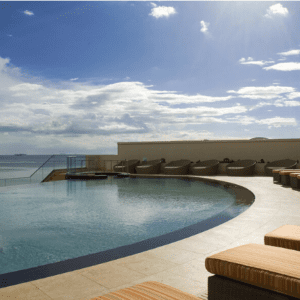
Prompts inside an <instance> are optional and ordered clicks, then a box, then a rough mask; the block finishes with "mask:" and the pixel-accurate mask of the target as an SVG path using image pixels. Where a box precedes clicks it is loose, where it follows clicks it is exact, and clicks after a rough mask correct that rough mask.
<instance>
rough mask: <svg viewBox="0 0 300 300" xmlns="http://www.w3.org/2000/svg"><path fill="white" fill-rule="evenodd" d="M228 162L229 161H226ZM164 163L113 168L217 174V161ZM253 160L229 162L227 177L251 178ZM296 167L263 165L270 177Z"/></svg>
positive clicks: (287, 161)
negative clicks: (274, 171)
mask: <svg viewBox="0 0 300 300" xmlns="http://www.w3.org/2000/svg"><path fill="white" fill-rule="evenodd" d="M226 160H228V162H229V159H226ZM162 163H165V159H164V158H162V159H156V160H151V161H147V162H144V161H143V162H142V163H140V161H139V160H137V159H134V160H128V161H125V160H123V161H121V162H120V163H119V164H117V165H116V166H114V171H115V172H127V173H137V174H160V173H163V174H168V175H187V174H191V175H216V174H217V172H218V167H219V163H220V162H219V161H218V160H215V159H213V160H206V161H203V162H201V161H200V160H199V161H197V162H196V163H195V164H194V163H193V162H192V161H190V160H187V159H181V160H176V161H171V162H170V163H168V164H166V165H164V166H162ZM256 163H257V162H256V161H255V160H251V159H248V160H238V161H236V162H233V161H231V163H229V164H228V165H227V166H226V173H227V175H229V176H251V175H253V173H254V169H255V165H256ZM296 165H297V161H295V160H290V159H285V160H278V161H274V162H271V163H267V164H266V165H265V174H266V175H267V176H272V175H273V173H272V171H273V170H274V169H293V168H295V167H296Z"/></svg>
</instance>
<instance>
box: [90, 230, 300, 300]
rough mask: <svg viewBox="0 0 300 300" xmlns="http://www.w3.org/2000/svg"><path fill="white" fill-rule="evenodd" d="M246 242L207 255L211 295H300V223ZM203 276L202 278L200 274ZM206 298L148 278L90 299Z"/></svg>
mask: <svg viewBox="0 0 300 300" xmlns="http://www.w3.org/2000/svg"><path fill="white" fill-rule="evenodd" d="M264 244H265V245H259V244H246V245H242V246H238V247H235V248H231V249H228V250H225V251H222V252H219V253H216V254H213V255H211V256H209V257H207V258H206V259H205V267H206V269H207V271H208V272H210V273H212V274H215V275H214V276H210V277H208V299H214V300H217V299H218V300H232V299H234V300H270V299H273V300H287V299H289V300H292V299H300V226H295V225H284V226H281V227H279V228H277V229H275V230H273V231H272V232H270V233H268V234H266V235H265V236H264ZM199 279H200V278H199ZM109 299H115V300H138V299H140V300H141V299H152V300H158V299H160V300H162V299H173V300H183V299H185V300H196V299H197V300H203V299H201V298H200V297H196V296H194V295H191V294H188V293H186V292H182V291H180V290H178V289H176V288H173V287H170V286H168V285H166V284H163V283H160V282H156V281H148V282H144V283H141V284H137V285H135V286H132V287H128V288H125V289H121V290H118V291H115V292H111V293H109V294H106V295H103V296H99V297H95V298H92V299H91V300H109Z"/></svg>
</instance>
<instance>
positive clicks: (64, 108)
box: [0, 1, 300, 154]
mask: <svg viewBox="0 0 300 300" xmlns="http://www.w3.org/2000/svg"><path fill="white" fill-rule="evenodd" d="M299 11H300V2H286V1H283V2H272V1H268V2H215V1H209V2H205V1H202V2H181V1H179V2H173V1H159V2H150V1H143V2H139V1H134V2H126V1H120V2H111V1H106V2H105V1H101V2H97V1H85V2H81V1H77V2H73V1H67V2H64V1H50V2H39V1H36V2H29V1H28V2H27V1H21V2H17V1H7V2H0V103H1V110H0V116H1V117H0V143H1V148H0V154H13V153H27V154H57V153H78V154H79V153H83V154H85V153H86V154H117V142H136V141H174V140H203V139H210V140H214V139H250V138H253V137H267V138H299V129H300V127H299V111H300V110H299V108H300V81H299V79H300V62H299V55H300V36H299V29H300V24H299V22H300V18H299Z"/></svg>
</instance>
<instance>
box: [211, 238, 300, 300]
mask: <svg viewBox="0 0 300 300" xmlns="http://www.w3.org/2000/svg"><path fill="white" fill-rule="evenodd" d="M205 267H206V269H207V271H209V272H210V273H213V274H216V275H221V276H225V277H228V278H232V279H234V280H239V281H242V282H245V283H248V284H251V285H254V286H258V287H261V288H265V289H269V290H273V291H276V292H279V293H282V294H286V295H289V296H293V297H296V298H299V299H300V252H298V251H295V250H290V249H284V248H279V247H273V246H267V245H258V244H247V245H243V246H239V247H235V248H232V249H229V250H226V251H222V252H220V253H217V254H214V255H212V256H209V257H207V258H206V259H205Z"/></svg>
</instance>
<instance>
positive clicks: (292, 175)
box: [290, 173, 299, 177]
mask: <svg viewBox="0 0 300 300" xmlns="http://www.w3.org/2000/svg"><path fill="white" fill-rule="evenodd" d="M297 176H299V173H290V177H297Z"/></svg>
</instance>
